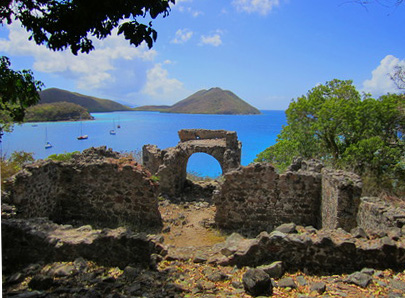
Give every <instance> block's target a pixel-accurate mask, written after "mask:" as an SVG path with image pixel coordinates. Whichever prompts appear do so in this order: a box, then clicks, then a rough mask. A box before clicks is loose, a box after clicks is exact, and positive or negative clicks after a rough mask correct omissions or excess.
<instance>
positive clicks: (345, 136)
mask: <svg viewBox="0 0 405 298" xmlns="http://www.w3.org/2000/svg"><path fill="white" fill-rule="evenodd" d="M286 116H287V125H286V126H284V127H283V129H282V131H281V132H280V134H279V135H278V139H277V143H276V144H275V145H273V146H270V147H269V148H267V149H266V150H265V151H263V152H261V153H260V154H258V156H257V158H256V159H255V161H268V162H271V163H273V164H274V165H275V166H276V168H277V169H278V170H279V171H283V170H285V169H286V167H287V166H288V165H289V164H290V163H291V161H292V159H293V158H294V157H295V156H301V157H303V158H307V159H309V158H318V159H321V160H322V161H323V162H324V163H325V164H326V165H329V166H332V167H335V168H341V169H345V170H350V171H354V172H355V173H357V174H359V175H361V176H362V177H363V178H364V179H363V180H364V185H365V187H364V190H365V194H367V195H368V194H370V195H375V194H376V192H378V191H388V192H394V193H396V194H398V195H401V196H403V189H404V188H405V186H404V184H405V180H404V179H403V177H404V176H405V169H404V166H403V159H404V156H405V140H404V133H405V95H403V94H402V95H401V94H387V95H384V96H381V97H380V98H378V99H373V98H371V97H370V95H368V94H363V96H361V95H360V93H359V92H358V91H357V90H356V89H355V87H354V86H353V85H352V81H340V80H333V81H331V82H327V83H326V84H325V85H318V86H316V87H314V88H313V89H312V90H310V91H309V92H308V93H307V95H304V96H301V97H299V98H297V99H296V100H293V101H292V102H291V103H290V105H289V107H288V109H287V110H286ZM378 187H379V189H378V190H377V188H378Z"/></svg>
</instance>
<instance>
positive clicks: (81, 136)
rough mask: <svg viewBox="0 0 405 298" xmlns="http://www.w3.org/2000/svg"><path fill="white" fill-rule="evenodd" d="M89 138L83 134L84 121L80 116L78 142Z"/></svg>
mask: <svg viewBox="0 0 405 298" xmlns="http://www.w3.org/2000/svg"><path fill="white" fill-rule="evenodd" d="M88 138H89V136H88V135H84V134H83V121H82V117H81V116H80V135H79V136H78V137H77V139H78V140H87V139H88Z"/></svg>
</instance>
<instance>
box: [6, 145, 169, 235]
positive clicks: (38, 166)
mask: <svg viewBox="0 0 405 298" xmlns="http://www.w3.org/2000/svg"><path fill="white" fill-rule="evenodd" d="M8 189H9V191H10V195H9V200H10V203H12V204H15V205H16V207H17V210H18V216H19V217H25V218H31V217H49V218H50V219H52V220H54V221H55V222H58V223H69V224H73V225H83V224H91V225H94V226H96V227H111V228H112V227H118V226H122V225H127V226H130V227H133V228H137V229H141V230H142V229H146V228H158V227H160V226H161V224H162V222H161V217H160V213H159V210H158V201H157V193H156V192H157V185H156V184H155V183H154V182H153V181H152V180H151V179H150V173H149V172H147V171H146V170H144V168H143V167H142V166H141V165H139V164H137V163H136V162H135V161H133V160H129V159H126V158H119V153H116V152H115V153H114V152H112V151H111V150H106V148H105V147H102V148H91V149H88V150H85V151H84V152H83V153H82V154H80V155H75V156H74V158H72V159H71V160H70V161H68V162H60V161H52V160H46V161H38V162H36V163H34V164H32V165H29V166H26V167H25V168H24V170H22V171H21V172H19V173H17V174H16V175H15V176H14V177H13V178H12V179H11V180H10V181H9V183H8Z"/></svg>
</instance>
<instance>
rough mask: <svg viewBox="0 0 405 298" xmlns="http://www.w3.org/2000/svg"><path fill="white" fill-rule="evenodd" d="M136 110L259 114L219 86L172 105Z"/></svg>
mask: <svg viewBox="0 0 405 298" xmlns="http://www.w3.org/2000/svg"><path fill="white" fill-rule="evenodd" d="M135 110H136V111H157V112H162V113H181V114H226V115H245V114H246V115H251V114H261V113H260V111H259V110H258V109H256V108H255V107H253V106H251V105H250V104H248V103H247V102H246V101H244V100H242V99H241V98H239V97H238V96H237V95H235V94H234V93H233V92H231V91H228V90H222V89H221V88H211V89H209V90H205V89H204V90H200V91H198V92H196V93H194V94H192V95H190V96H189V97H187V98H186V99H183V100H181V101H179V102H177V103H175V104H174V105H172V106H153V105H150V106H141V107H137V108H135Z"/></svg>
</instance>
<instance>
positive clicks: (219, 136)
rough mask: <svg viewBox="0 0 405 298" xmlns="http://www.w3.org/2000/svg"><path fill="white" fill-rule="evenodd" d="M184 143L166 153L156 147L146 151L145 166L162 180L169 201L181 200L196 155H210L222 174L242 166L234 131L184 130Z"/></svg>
mask: <svg viewBox="0 0 405 298" xmlns="http://www.w3.org/2000/svg"><path fill="white" fill-rule="evenodd" d="M178 134H179V138H180V142H179V144H178V145H177V146H175V147H170V148H167V149H164V150H161V149H159V148H157V146H155V145H145V146H143V149H142V154H143V165H144V166H145V167H146V168H147V169H148V170H149V171H150V172H151V173H152V174H153V175H156V176H158V177H159V184H160V192H161V193H162V194H163V195H166V196H169V197H177V196H180V195H181V194H182V192H183V190H184V187H185V182H186V177H187V162H188V159H189V157H190V156H191V155H193V154H194V153H206V154H208V155H211V156H212V157H214V158H215V159H216V160H217V161H218V162H219V164H220V166H221V169H222V173H223V174H225V173H227V172H229V171H230V170H233V169H236V168H238V167H239V166H240V161H241V149H242V144H241V142H240V141H239V140H238V137H237V134H236V132H234V131H226V130H208V129H183V130H180V131H179V132H178Z"/></svg>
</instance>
